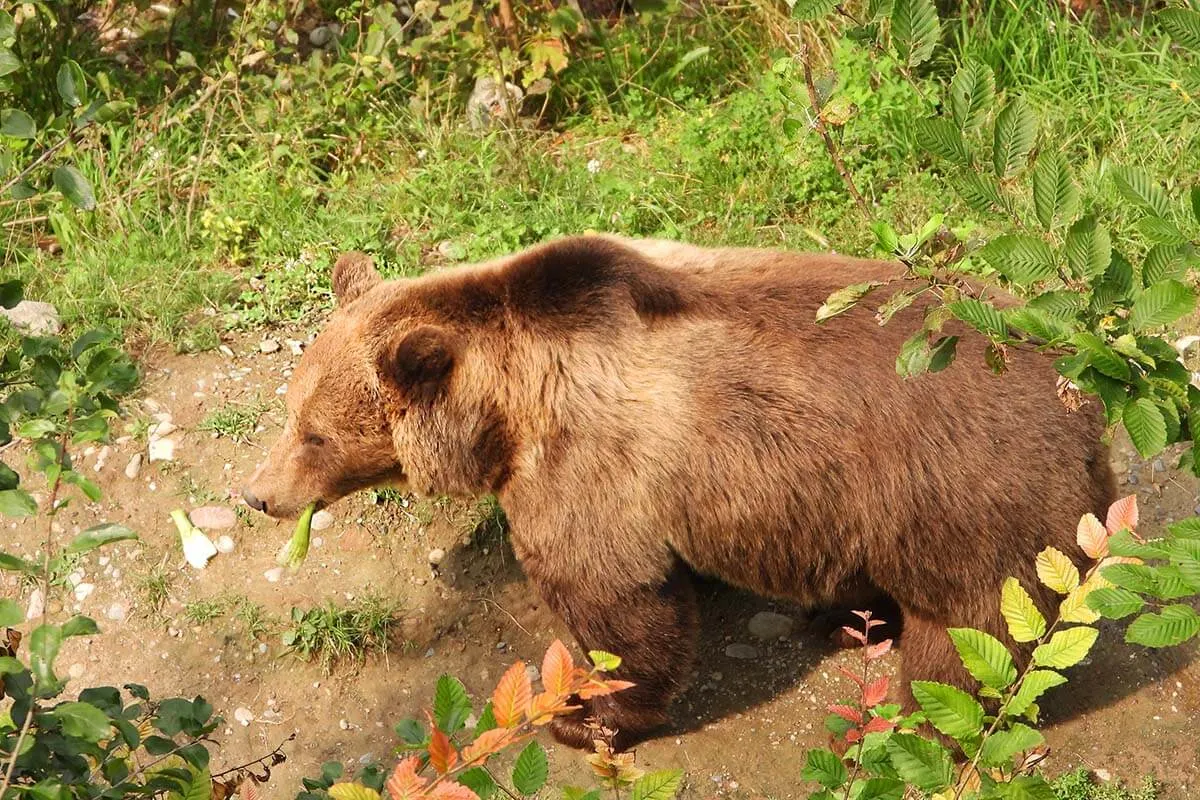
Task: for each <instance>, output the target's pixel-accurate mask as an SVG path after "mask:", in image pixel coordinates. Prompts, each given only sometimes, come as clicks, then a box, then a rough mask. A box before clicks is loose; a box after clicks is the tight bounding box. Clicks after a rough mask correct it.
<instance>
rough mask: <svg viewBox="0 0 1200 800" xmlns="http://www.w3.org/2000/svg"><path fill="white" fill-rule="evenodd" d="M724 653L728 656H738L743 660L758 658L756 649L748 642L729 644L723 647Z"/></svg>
mask: <svg viewBox="0 0 1200 800" xmlns="http://www.w3.org/2000/svg"><path fill="white" fill-rule="evenodd" d="M725 655H727V656H729V657H730V658H738V659H742V660H743V661H750V660H753V659H755V658H758V650H757V649H755V648H754V647H751V646H750V645H748V644H731V645H729V646H728V647H726V648H725Z"/></svg>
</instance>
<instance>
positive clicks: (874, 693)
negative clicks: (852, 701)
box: [862, 675, 888, 708]
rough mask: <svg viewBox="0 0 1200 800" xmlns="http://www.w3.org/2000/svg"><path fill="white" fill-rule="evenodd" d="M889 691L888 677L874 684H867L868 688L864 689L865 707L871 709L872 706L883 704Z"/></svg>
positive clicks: (863, 700)
mask: <svg viewBox="0 0 1200 800" xmlns="http://www.w3.org/2000/svg"><path fill="white" fill-rule="evenodd" d="M887 690H888V679H887V676H886V675H884V676H883V677H882V678H880V679H879V680H877V681H875V682H873V683H870V684H867V686H866V687H865V688H863V696H862V704H863V706H864V707H865V708H870V707H871V706H877V705H879V704H880V703H882V702H883V698H885V697H887Z"/></svg>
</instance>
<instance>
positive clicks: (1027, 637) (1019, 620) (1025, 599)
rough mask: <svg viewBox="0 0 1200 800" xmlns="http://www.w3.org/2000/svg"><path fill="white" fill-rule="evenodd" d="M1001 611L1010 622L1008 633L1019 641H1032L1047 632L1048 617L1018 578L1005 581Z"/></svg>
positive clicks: (1001, 596)
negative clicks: (1035, 603) (1038, 607)
mask: <svg viewBox="0 0 1200 800" xmlns="http://www.w3.org/2000/svg"><path fill="white" fill-rule="evenodd" d="M1000 613H1002V614H1003V615H1004V620H1005V622H1007V623H1008V633H1009V635H1010V636H1012V638H1013V639H1015V640H1016V641H1018V642H1032V641H1035V640H1036V639H1038V638H1039V637H1041V635H1042V634H1043V633H1045V632H1046V619H1045V617H1043V616H1042V615H1041V612H1039V611H1038V610H1037V606H1035V605H1034V604H1033V598H1031V597H1030V596H1029V593H1028V592H1026V591H1025V589H1024V588H1023V587H1022V586H1021V582H1020V581H1018V580H1017V579H1016V578H1009V579H1008V580H1006V581H1005V582H1004V588H1003V590H1002V591H1001V593H1000Z"/></svg>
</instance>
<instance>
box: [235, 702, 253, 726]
mask: <svg viewBox="0 0 1200 800" xmlns="http://www.w3.org/2000/svg"><path fill="white" fill-rule="evenodd" d="M233 718H234V719H236V720H237V721H238V722H240V723H241V725H242V727H243V728H244V727H246V726H247V725H249V724H250V723H251V722H253V721H254V712H253V711H251V710H250V709H248V708H246V707H245V706H238V707H237V708H236V709H234V711H233Z"/></svg>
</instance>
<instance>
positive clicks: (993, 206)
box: [951, 172, 1008, 213]
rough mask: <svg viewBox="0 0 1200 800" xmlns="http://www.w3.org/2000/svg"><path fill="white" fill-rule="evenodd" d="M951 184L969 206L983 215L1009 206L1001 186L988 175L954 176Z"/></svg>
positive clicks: (967, 173)
mask: <svg viewBox="0 0 1200 800" xmlns="http://www.w3.org/2000/svg"><path fill="white" fill-rule="evenodd" d="M951 184H952V185H953V186H954V190H955V191H956V192H958V193H959V195H961V196H962V199H963V201H964V202H966V204H967V205H969V206H970V207H971V208H973V209H974V210H976V211H979V212H981V213H988V212H991V211H995V210H997V209H1004V208H1007V206H1008V204H1007V202H1006V201H1005V199H1004V196H1003V195H1002V194H1001V192H1000V184H998V183H997V182H996V181H995V180H994V179H992V178H990V177H988V176H987V175H982V174H980V173H978V172H965V173H963V174H961V175H957V176H954V177H953V178H952V179H951Z"/></svg>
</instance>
